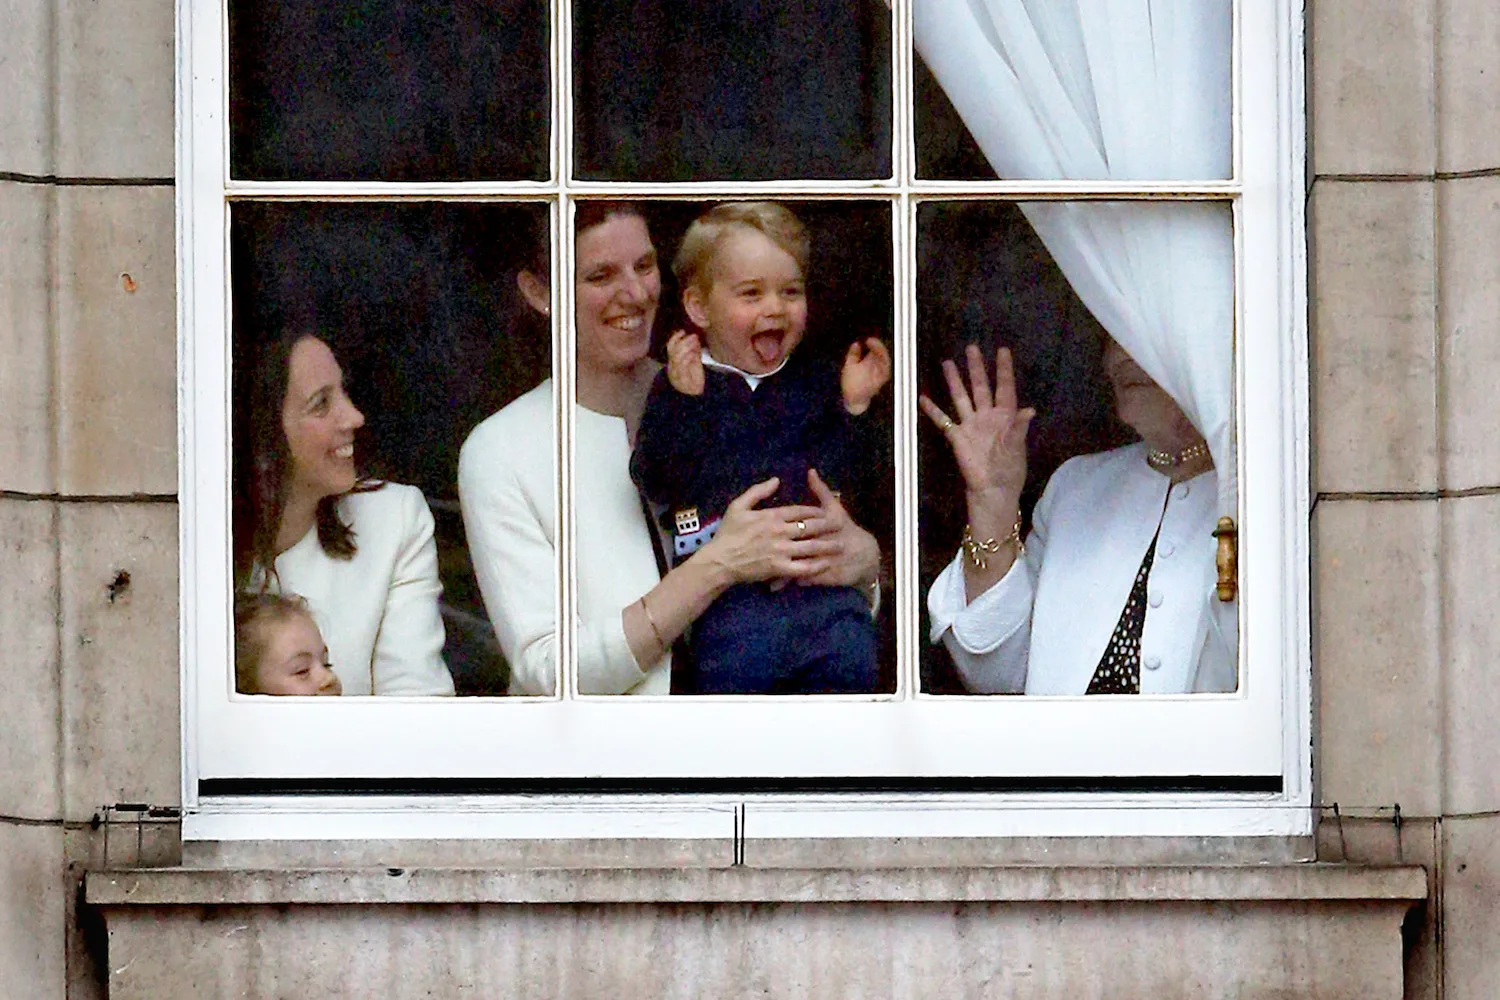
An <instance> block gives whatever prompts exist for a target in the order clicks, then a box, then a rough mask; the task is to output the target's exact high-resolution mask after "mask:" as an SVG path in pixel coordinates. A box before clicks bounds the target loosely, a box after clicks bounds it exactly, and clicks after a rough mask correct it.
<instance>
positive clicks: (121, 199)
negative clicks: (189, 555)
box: [57, 187, 177, 496]
mask: <svg viewBox="0 0 1500 1000" xmlns="http://www.w3.org/2000/svg"><path fill="white" fill-rule="evenodd" d="M57 204H58V255H57V256H58V260H57V274H58V278H57V280H58V295H57V341H58V354H57V363H58V368H59V378H58V416H57V425H58V488H59V490H60V491H61V492H63V493H66V494H70V495H92V496H97V495H101V494H102V495H124V494H132V493H148V494H171V493H175V492H176V491H177V416H176V404H177V371H176V369H177V360H176V359H177V332H176V327H177V318H176V297H175V291H174V290H175V287H176V250H175V242H174V240H175V237H174V235H173V233H174V224H173V217H174V216H173V212H174V208H173V200H172V189H171V188H163V187H147V188H132V187H69V188H62V189H60V190H59V191H58V194H57Z"/></svg>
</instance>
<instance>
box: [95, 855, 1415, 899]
mask: <svg viewBox="0 0 1500 1000" xmlns="http://www.w3.org/2000/svg"><path fill="white" fill-rule="evenodd" d="M1426 898H1427V873H1426V871H1425V870H1424V869H1422V868H1418V867H1396V868H1366V867H1358V866H1348V865H1318V864H1309V865H1286V866H1275V867H1272V866H1266V867H1253V868H1246V867H1201V866H1191V867H1137V868H1105V867H1076V868H1043V867H1009V868H952V869H942V868H904V869H862V870H847V869H804V870H776V869H755V868H727V869H725V868H689V869H589V870H568V869H539V870H533V871H492V870H485V869H456V868H428V869H421V868H418V869H404V868H388V869H303V870H264V869H262V870H254V869H212V870H209V869H185V868H170V869H153V870H141V871H129V872H91V873H90V874H89V875H88V879H87V886H86V899H87V901H88V902H89V903H90V904H92V905H94V906H100V907H122V906H226V905H227V906H285V905H298V904H301V905H372V904H394V905H434V904H475V903H509V904H515V903H530V904H577V903H612V904H621V903H848V902H870V903H875V902H890V903H913V902H1025V903H1038V902H1048V903H1083V902H1151V901H1161V902H1165V901H1216V902H1229V901H1239V902H1256V901H1260V902H1273V901H1276V902H1280V901H1306V902H1316V901H1331V900H1348V901H1353V900H1369V901H1387V902H1397V901H1407V902H1411V903H1415V902H1418V901H1420V900H1423V899H1426Z"/></svg>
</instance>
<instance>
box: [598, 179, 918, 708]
mask: <svg viewBox="0 0 1500 1000" xmlns="http://www.w3.org/2000/svg"><path fill="white" fill-rule="evenodd" d="M708 208H714V206H705V205H704V204H702V203H666V204H651V205H649V206H647V207H646V208H645V209H635V208H631V207H628V206H620V205H618V204H615V205H609V204H607V203H599V202H594V203H587V202H586V203H583V204H581V205H580V206H579V209H578V215H577V222H576V227H577V232H578V235H577V244H576V246H577V262H578V271H577V283H576V304H577V314H578V328H577V335H578V341H577V345H578V347H577V356H578V397H579V402H580V404H581V405H580V408H579V411H578V423H577V429H578V430H577V439H576V440H577V444H576V447H577V461H576V467H575V472H576V475H577V480H576V482H575V484H574V497H575V498H576V525H577V531H578V549H577V551H578V568H577V572H578V592H579V635H580V640H579V690H580V691H581V692H583V693H585V694H625V693H628V694H666V693H668V691H669V690H670V691H671V692H673V693H678V694H690V693H701V694H753V693H760V694H775V693H827V692H864V693H868V692H872V691H883V692H889V691H893V690H894V689H895V656H894V651H895V641H894V616H893V615H892V613H891V612H892V608H891V602H889V601H886V602H882V609H881V614H880V616H879V618H877V619H872V617H871V611H872V606H871V599H872V596H873V588H872V587H871V586H869V585H870V584H873V583H874V582H875V579H876V575H877V573H880V575H882V576H883V577H884V579H885V580H886V582H887V592H889V582H890V579H891V576H890V573H889V571H888V567H889V566H890V565H891V562H892V554H893V552H894V520H893V513H892V512H893V505H894V495H893V480H892V456H891V414H892V407H891V389H890V387H889V385H888V383H886V382H883V381H882V379H881V378H880V368H881V361H880V360H879V359H880V357H881V355H882V353H883V352H885V351H888V349H889V345H890V344H891V332H892V315H893V310H892V303H893V296H892V268H891V259H892V257H891V242H890V240H891V215H890V208H889V205H888V204H887V203H885V202H880V203H868V202H857V203H856V202H837V203H835V202H810V203H798V204H789V205H785V206H782V205H768V204H767V203H763V202H762V203H750V204H747V203H738V204H735V205H733V206H718V207H717V208H714V211H715V212H716V213H725V212H728V213H730V214H729V215H727V216H724V217H722V218H721V217H719V216H718V215H715V216H706V217H705V223H711V224H712V225H714V226H718V227H720V228H718V229H715V230H712V231H702V235H703V238H702V239H701V240H699V247H700V249H701V250H702V254H701V255H695V254H694V252H693V251H692V250H691V249H689V250H687V251H683V253H682V257H681V266H680V267H674V266H669V263H668V262H673V264H676V263H677V258H678V257H679V250H680V248H681V247H682V244H683V242H684V234H685V233H686V232H688V230H689V224H690V223H692V222H693V221H694V219H696V218H698V217H699V216H702V215H704V213H705V212H706V210H707V209H708ZM799 221H800V224H801V226H804V227H805V233H806V235H807V237H808V246H809V248H808V249H803V248H802V247H799V246H798V242H797V241H798V236H797V231H798V225H799ZM799 257H802V258H804V259H805V261H806V265H805V267H804V266H803V264H802V263H801V262H800V261H799V259H798V258H799ZM657 261H660V262H661V263H660V264H659V265H658V264H657V263H656V262H657ZM695 268H696V273H697V274H699V275H700V278H699V279H698V280H697V281H691V280H688V281H683V280H679V278H678V277H677V276H676V275H674V271H677V272H679V273H680V274H681V275H682V276H683V277H684V278H686V277H687V276H688V275H690V274H691V273H694V269H695ZM653 330H654V335H653V332H652V331H653ZM683 330H686V331H692V333H693V336H694V337H696V338H698V339H696V340H695V341H693V342H687V341H685V340H684V341H679V342H678V344H677V345H671V344H669V341H670V338H671V337H672V336H673V334H674V333H675V332H677V331H683ZM799 338H800V339H799ZM867 338H875V339H878V340H879V341H880V345H881V346H880V347H879V348H871V349H870V351H871V355H872V357H871V359H869V360H867V361H865V363H864V364H863V365H853V366H851V367H850V368H849V372H850V379H851V380H853V379H855V377H856V369H858V372H859V373H863V374H864V376H865V379H866V380H867V382H868V385H866V386H864V387H863V388H860V389H858V390H856V389H853V388H851V389H848V390H847V391H846V390H844V389H841V383H840V372H841V366H842V365H843V364H844V362H845V358H846V354H847V352H848V351H849V349H850V345H851V344H853V343H855V342H860V343H861V344H866V343H867ZM648 349H649V350H650V356H649V357H648V355H647V352H648ZM669 353H675V354H677V355H678V356H679V362H678V366H679V368H680V371H679V372H678V375H677V376H676V377H677V378H678V379H680V380H681V381H680V382H678V383H674V382H673V380H672V378H670V377H669V376H668V374H667V373H665V372H663V371H662V369H661V365H660V362H661V361H662V360H663V359H665V358H666V357H667V356H668V354H669ZM729 366H732V367H733V368H736V369H738V371H733V370H730V367H729ZM886 370H887V371H888V370H889V364H888V360H887V362H886ZM747 374H748V375H750V376H752V377H750V378H746V377H745V376H746V375H747ZM695 378H696V379H699V380H700V381H699V382H697V383H695V382H694V381H693V380H694V379H695ZM850 384H851V385H852V382H851V383H850ZM679 385H680V388H678V387H675V386H679ZM648 389H649V392H648ZM851 396H855V397H857V398H858V400H859V401H858V402H857V403H854V404H846V399H847V398H850V397H851ZM851 405H852V407H853V409H856V410H859V411H861V412H860V414H859V415H857V416H855V415H852V414H851V413H849V412H848V411H849V409H850V406H851ZM637 425H638V434H637V436H636V439H635V441H634V451H633V453H632V452H631V450H630V449H631V442H630V441H629V439H628V437H627V427H630V428H632V429H635V428H636V427H637ZM809 467H814V468H817V469H818V471H819V473H820V474H821V475H822V476H823V477H824V478H825V479H826V481H827V485H828V486H829V487H830V488H831V489H835V490H838V491H840V493H841V497H842V503H843V505H844V506H845V507H846V508H847V510H848V513H849V515H850V516H851V517H852V518H853V520H854V522H855V523H856V524H857V525H859V526H862V528H863V530H864V531H868V532H869V536H865V535H864V534H863V532H862V531H860V530H859V529H856V528H854V527H849V528H848V529H847V531H846V534H844V535H842V536H840V538H841V539H843V540H844V541H845V542H846V543H847V544H848V546H849V549H850V552H851V557H850V561H849V563H846V564H840V566H839V569H840V570H844V569H847V568H849V567H854V563H855V560H856V559H857V558H858V557H859V554H860V553H861V552H862V553H863V555H864V556H865V557H866V558H867V564H866V565H864V566H863V567H855V569H856V575H859V576H861V579H860V580H859V581H858V582H859V583H862V584H865V586H863V587H857V586H806V587H803V586H797V585H795V584H792V585H788V586H785V587H783V586H781V585H780V584H779V582H777V581H776V579H775V578H774V577H773V576H772V568H773V567H774V566H776V565H778V564H775V563H772V562H770V560H769V559H767V558H766V557H765V552H766V550H768V549H772V548H775V547H776V546H780V545H782V544H783V543H784V542H785V541H787V540H788V539H790V538H791V536H793V535H809V536H816V535H819V534H821V533H822V532H823V530H824V527H825V526H826V527H829V528H831V527H836V526H837V525H838V523H839V522H838V521H837V518H836V517H833V516H832V514H833V512H832V511H831V510H830V517H827V518H820V517H819V516H817V515H816V514H815V513H814V512H806V513H804V514H803V515H802V516H800V517H796V516H793V515H790V514H787V515H784V520H783V519H775V518H767V519H765V520H766V522H770V521H772V520H774V521H775V523H774V525H773V524H771V523H765V524H762V523H761V522H759V521H758V522H757V525H756V526H754V527H752V526H750V525H747V524H744V523H743V522H741V521H738V520H732V519H727V518H726V511H727V508H728V506H729V504H730V503H731V502H732V501H733V499H734V498H736V497H739V496H740V495H742V494H743V493H744V492H745V491H746V490H747V489H749V488H751V487H752V486H754V485H755V484H758V483H763V482H766V481H767V480H769V479H770V478H771V477H772V476H776V477H778V479H779V480H780V485H779V487H778V488H777V490H776V492H775V493H774V494H773V495H768V497H767V498H766V499H765V500H764V501H763V503H762V507H763V508H774V507H780V506H785V505H788V504H803V505H807V504H812V503H815V501H816V499H817V494H816V492H815V490H814V488H813V487H812V486H811V485H810V484H809V481H808V473H807V470H808V468H809ZM637 487H639V488H640V490H641V492H642V493H644V494H645V496H646V498H647V503H648V505H649V512H650V516H651V517H652V519H653V520H654V521H655V522H656V525H657V527H658V529H659V530H658V531H657V532H656V534H655V538H654V539H653V533H652V531H650V530H648V522H647V512H646V511H645V510H643V509H642V501H641V498H640V496H639V495H638V494H637ZM780 517H782V516H781V515H778V516H777V518H780ZM721 518H726V519H725V520H724V521H722V522H721ZM797 521H802V525H801V526H800V527H799V526H798V525H797V523H796V522H797ZM720 531H722V532H724V533H725V534H726V535H728V536H729V538H727V539H724V540H720V541H719V546H718V547H717V548H716V549H715V551H718V552H720V556H719V558H730V557H728V556H725V555H724V554H723V552H724V551H725V550H726V547H727V546H729V545H730V544H731V542H730V540H729V539H738V541H737V542H734V543H733V544H737V545H739V546H740V548H739V550H734V549H728V551H739V552H741V553H743V552H744V551H745V550H749V551H750V552H752V553H754V554H755V556H756V557H757V558H756V559H755V560H747V559H745V558H744V556H743V555H742V554H741V555H736V556H734V557H733V558H734V559H735V560H736V561H735V563H734V565H736V566H737V567H739V569H740V572H741V573H742V574H743V576H742V580H743V582H741V583H740V584H738V585H736V586H733V587H731V588H730V589H729V590H727V591H725V592H724V593H722V594H720V595H719V596H718V597H717V599H716V600H714V601H712V603H711V604H709V606H708V608H707V609H706V610H701V613H700V608H701V604H700V603H699V601H700V599H701V598H703V597H704V595H705V591H704V584H703V582H702V581H703V577H702V575H695V571H684V574H683V575H680V576H679V577H678V578H677V580H678V584H679V585H678V586H663V587H661V588H659V589H652V588H654V587H656V584H657V581H658V579H659V577H660V575H661V568H663V567H667V566H677V565H681V564H683V563H685V562H689V561H691V560H692V559H694V558H697V555H696V554H697V553H698V551H699V549H700V548H701V547H702V546H704V545H709V544H712V541H711V540H712V539H714V537H715V533H716V532H720ZM871 537H872V538H873V540H874V542H875V544H876V545H878V548H879V553H878V554H877V553H876V552H875V551H874V547H873V546H870V545H868V544H866V545H865V546H864V548H862V549H861V548H859V545H860V544H861V543H862V542H863V543H868V542H869V541H870V539H871ZM825 541H826V540H825ZM653 543H654V546H655V551H654V552H653ZM818 544H819V545H821V544H823V543H818ZM803 547H804V548H806V547H808V546H803ZM814 547H815V546H814ZM706 555H707V554H706V553H705V557H706ZM752 563H753V565H752ZM696 565H697V566H698V567H700V568H701V567H702V566H703V565H704V564H703V563H702V562H701V561H700V562H699V563H697V564H696ZM642 594H646V595H647V597H646V600H647V610H649V612H650V616H649V618H648V617H646V612H645V611H643V610H640V609H639V605H638V603H637V602H638V601H639V599H640V598H641V595H642ZM633 607H634V609H633ZM622 609H623V611H622ZM622 614H623V615H624V618H623V627H624V630H625V632H626V637H627V639H629V638H630V637H631V636H632V635H633V636H634V642H633V644H632V647H631V648H632V649H633V650H634V654H633V655H632V654H631V651H630V650H627V649H626V648H625V647H624V646H622V645H619V644H616V645H615V646H610V645H609V642H608V641H607V638H608V635H609V634H613V632H612V630H615V629H618V628H620V627H621V625H620V623H621V622H622ZM689 621H691V622H692V625H691V629H690V632H689V633H688V634H687V635H685V636H679V635H678V633H679V632H680V631H681V629H682V626H683V625H685V624H687V623H688V622H689ZM679 638H680V639H681V641H680V642H678V641H674V640H678V639H679ZM664 644H666V645H670V646H672V647H673V649H672V656H671V662H670V663H669V662H668V659H667V658H666V657H661V656H660V651H661V649H662V646H663V645H664ZM642 656H644V657H645V661H646V662H651V663H652V664H653V665H652V666H651V667H649V668H648V669H647V670H646V671H645V672H644V675H642V673H641V672H640V671H637V670H636V669H635V663H636V662H637V660H638V659H639V658H640V657H642ZM658 657H660V658H658Z"/></svg>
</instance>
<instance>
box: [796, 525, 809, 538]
mask: <svg viewBox="0 0 1500 1000" xmlns="http://www.w3.org/2000/svg"><path fill="white" fill-rule="evenodd" d="M805 534H807V522H806V521H798V522H797V537H798V538H801V537H802V536H803V535H805Z"/></svg>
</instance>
